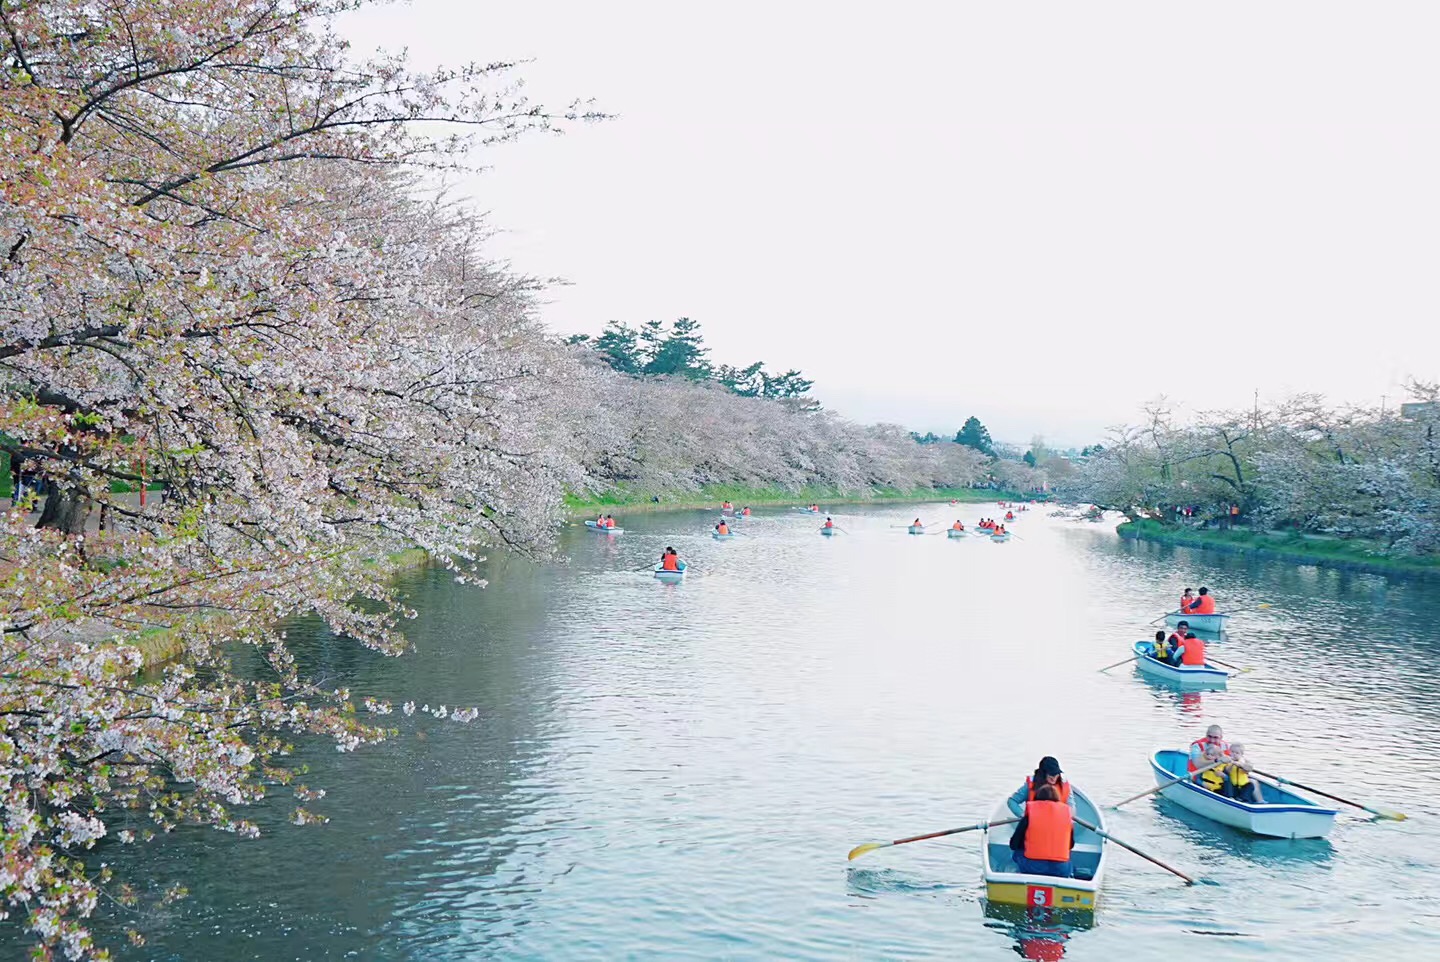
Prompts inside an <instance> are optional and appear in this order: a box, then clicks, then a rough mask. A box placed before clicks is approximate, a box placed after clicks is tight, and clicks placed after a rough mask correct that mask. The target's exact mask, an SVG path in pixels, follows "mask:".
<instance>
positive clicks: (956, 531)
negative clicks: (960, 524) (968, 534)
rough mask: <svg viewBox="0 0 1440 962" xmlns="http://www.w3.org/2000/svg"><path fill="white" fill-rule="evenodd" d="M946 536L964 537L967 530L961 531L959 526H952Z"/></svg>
mask: <svg viewBox="0 0 1440 962" xmlns="http://www.w3.org/2000/svg"><path fill="white" fill-rule="evenodd" d="M945 537H947V538H963V537H965V532H964V531H961V530H960V529H959V528H951V529H950V530H948V531H946V532H945Z"/></svg>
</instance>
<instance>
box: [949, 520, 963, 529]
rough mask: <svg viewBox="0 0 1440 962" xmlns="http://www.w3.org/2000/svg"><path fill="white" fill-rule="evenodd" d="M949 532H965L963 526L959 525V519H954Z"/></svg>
mask: <svg viewBox="0 0 1440 962" xmlns="http://www.w3.org/2000/svg"><path fill="white" fill-rule="evenodd" d="M950 530H952V531H964V530H965V526H964V525H963V524H961V523H960V519H959V518H956V519H955V523H954V524H952V525H951V526H950Z"/></svg>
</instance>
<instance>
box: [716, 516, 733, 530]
mask: <svg viewBox="0 0 1440 962" xmlns="http://www.w3.org/2000/svg"><path fill="white" fill-rule="evenodd" d="M715 533H716V534H729V533H730V526H729V525H728V524H726V523H725V519H724V518H721V519H720V523H719V524H717V525H716V526H715Z"/></svg>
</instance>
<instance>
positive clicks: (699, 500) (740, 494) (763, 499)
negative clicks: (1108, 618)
mask: <svg viewBox="0 0 1440 962" xmlns="http://www.w3.org/2000/svg"><path fill="white" fill-rule="evenodd" d="M654 493H655V492H652V491H643V492H641V491H631V490H627V489H625V488H624V487H619V488H615V489H612V490H610V491H607V492H604V493H601V494H592V495H587V496H585V497H579V496H575V495H566V496H565V509H566V510H567V511H568V512H569V513H570V514H571V515H585V514H593V513H595V512H597V511H608V510H611V509H624V510H625V511H628V512H631V513H634V512H637V511H672V510H680V509H685V508H715V507H719V505H720V503H721V502H722V501H729V502H731V503H732V504H734V505H735V506H736V507H745V506H746V505H749V506H750V507H752V508H755V507H765V506H767V505H768V506H773V505H786V504H819V505H820V507H821V508H825V507H827V506H829V505H835V504H878V503H885V502H892V503H898V502H908V503H915V502H919V501H965V502H968V503H971V504H983V503H985V502H990V501H1019V500H1022V498H1021V495H1018V494H1016V493H1015V492H1013V491H996V490H992V489H990V488H916V489H914V490H911V491H901V490H897V489H895V488H872V489H871V490H870V491H868V492H865V491H842V490H840V489H838V488H827V487H805V488H798V489H796V490H794V491H789V490H786V489H785V488H746V487H741V486H738V485H728V484H707V485H705V486H703V487H701V488H700V490H699V491H681V492H663V493H661V494H660V501H659V503H656V502H654V501H652V500H650V499H651V496H652V495H653V494H654Z"/></svg>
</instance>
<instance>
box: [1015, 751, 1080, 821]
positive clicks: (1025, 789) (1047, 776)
mask: <svg viewBox="0 0 1440 962" xmlns="http://www.w3.org/2000/svg"><path fill="white" fill-rule="evenodd" d="M1043 785H1049V786H1050V787H1052V788H1054V789H1055V791H1057V792H1059V793H1060V801H1062V802H1065V803H1067V804H1069V806H1070V807H1071V808H1074V807H1075V803H1074V801H1072V800H1071V798H1070V783H1069V782H1067V781H1065V777H1064V772H1062V771H1060V763H1059V762H1058V761H1056V760H1055V757H1054V756H1053V755H1046V756H1045V757H1044V758H1042V759H1040V764H1039V765H1038V766H1036V768H1035V774H1034V775H1031V776H1028V777H1027V778H1026V779H1025V784H1024V785H1021V786H1020V787H1019V788H1017V789H1015V794H1013V795H1011V796H1010V797H1009V798H1007V799H1006V800H1005V804H1006V805H1008V806H1009V807H1010V811H1011V812H1013V813H1014V814H1015V815H1016V816H1017V817H1018V816H1021V815H1024V814H1025V803H1026V802H1033V801H1035V789H1036V788H1037V787H1040V786H1043Z"/></svg>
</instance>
